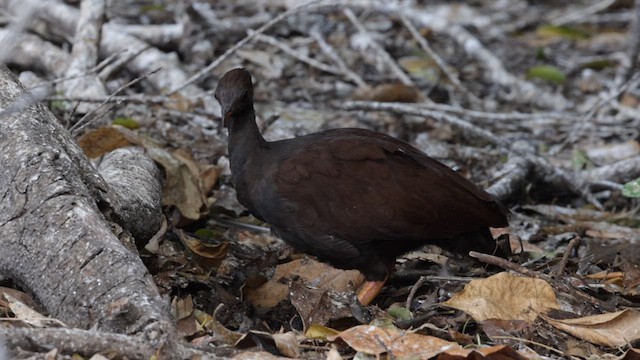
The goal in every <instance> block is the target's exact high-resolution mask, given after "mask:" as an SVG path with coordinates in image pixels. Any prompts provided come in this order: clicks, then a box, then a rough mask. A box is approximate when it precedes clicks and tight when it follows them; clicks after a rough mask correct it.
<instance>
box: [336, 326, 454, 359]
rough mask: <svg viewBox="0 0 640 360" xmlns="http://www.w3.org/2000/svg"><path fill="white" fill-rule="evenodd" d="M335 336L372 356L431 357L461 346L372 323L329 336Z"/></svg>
mask: <svg viewBox="0 0 640 360" xmlns="http://www.w3.org/2000/svg"><path fill="white" fill-rule="evenodd" d="M337 338H340V339H342V340H344V342H346V343H347V344H348V345H349V346H351V347H352V348H353V349H354V350H356V351H358V352H362V353H365V354H372V355H375V356H378V355H381V354H384V353H388V354H389V355H390V356H391V357H393V358H403V357H407V358H408V357H411V358H416V359H430V358H432V357H434V356H436V355H438V354H440V353H442V352H445V351H450V350H452V349H462V347H461V346H460V345H458V344H457V343H454V342H450V341H446V340H442V339H440V338H437V337H433V336H426V335H419V334H416V333H412V332H408V331H404V330H398V329H396V328H381V327H377V326H373V325H359V326H354V327H352V328H350V329H347V330H345V331H343V332H341V333H340V334H339V335H336V336H331V337H329V338H328V339H329V341H335V340H336V339H337Z"/></svg>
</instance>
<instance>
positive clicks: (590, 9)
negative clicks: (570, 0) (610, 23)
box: [551, 0, 615, 26]
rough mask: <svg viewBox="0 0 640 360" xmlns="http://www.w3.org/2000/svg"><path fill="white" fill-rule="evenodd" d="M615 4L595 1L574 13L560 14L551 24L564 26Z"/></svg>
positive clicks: (605, 0)
mask: <svg viewBox="0 0 640 360" xmlns="http://www.w3.org/2000/svg"><path fill="white" fill-rule="evenodd" d="M614 3H615V0H604V1H595V2H593V3H592V4H591V5H589V6H587V7H584V8H581V9H578V10H576V11H571V12H570V13H568V14H562V15H561V16H558V17H556V18H555V19H552V20H551V24H553V25H555V26H560V25H565V24H568V23H570V22H574V21H576V20H580V19H584V18H586V17H587V16H589V15H593V14H595V13H598V12H600V11H602V10H605V9H607V8H609V7H610V6H611V5H613V4H614Z"/></svg>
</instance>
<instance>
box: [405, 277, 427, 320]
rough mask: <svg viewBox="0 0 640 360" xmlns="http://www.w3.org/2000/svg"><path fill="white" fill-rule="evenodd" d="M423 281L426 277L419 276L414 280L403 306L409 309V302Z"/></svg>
mask: <svg viewBox="0 0 640 360" xmlns="http://www.w3.org/2000/svg"><path fill="white" fill-rule="evenodd" d="M425 281H427V278H426V277H425V276H420V278H419V279H418V281H416V283H415V284H413V286H412V287H411V291H410V292H409V296H407V302H406V304H405V308H407V310H409V311H411V303H412V302H413V297H414V296H416V292H417V291H418V289H420V287H421V286H422V284H424V283H425Z"/></svg>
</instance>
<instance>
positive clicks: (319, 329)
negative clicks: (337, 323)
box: [304, 324, 340, 339]
mask: <svg viewBox="0 0 640 360" xmlns="http://www.w3.org/2000/svg"><path fill="white" fill-rule="evenodd" d="M339 334H340V331H338V330H335V329H332V328H330V327H327V326H324V325H319V324H311V326H309V328H308V329H307V331H306V332H305V333H304V336H306V337H308V338H311V339H326V338H328V337H329V336H335V335H339Z"/></svg>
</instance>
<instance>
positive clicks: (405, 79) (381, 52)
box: [343, 8, 413, 86]
mask: <svg viewBox="0 0 640 360" xmlns="http://www.w3.org/2000/svg"><path fill="white" fill-rule="evenodd" d="M343 12H344V14H345V15H346V16H347V18H348V19H349V21H351V23H352V24H353V25H354V26H355V27H356V29H358V31H359V32H360V33H361V34H362V35H363V36H365V37H366V39H367V45H368V46H370V47H371V48H373V49H374V50H375V51H376V53H377V54H378V56H379V57H380V59H381V60H382V61H384V63H386V64H387V66H388V67H389V69H391V71H392V72H393V74H394V75H395V76H396V77H397V78H398V79H399V80H400V81H401V82H402V83H403V84H405V85H408V86H413V81H412V80H411V78H409V76H407V74H405V73H404V71H403V70H402V69H401V68H400V66H398V64H396V61H395V60H394V59H393V58H392V57H391V55H389V53H388V52H387V51H386V50H385V49H384V48H382V46H380V44H378V43H377V42H375V41H374V40H373V38H372V37H371V35H369V32H368V31H367V29H366V28H365V27H364V25H362V23H361V22H360V20H358V18H357V17H356V15H355V14H354V13H353V11H351V9H349V8H345V9H343Z"/></svg>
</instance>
